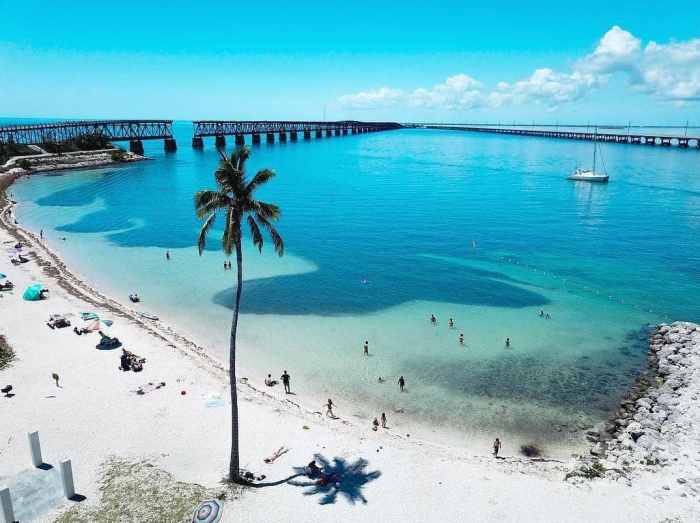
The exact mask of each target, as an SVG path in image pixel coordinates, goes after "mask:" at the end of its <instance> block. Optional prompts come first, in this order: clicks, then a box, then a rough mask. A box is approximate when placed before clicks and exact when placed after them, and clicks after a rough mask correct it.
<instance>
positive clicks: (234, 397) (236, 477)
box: [228, 239, 243, 482]
mask: <svg viewBox="0 0 700 523" xmlns="http://www.w3.org/2000/svg"><path fill="white" fill-rule="evenodd" d="M236 268H237V269H238V281H237V285H236V303H235V305H234V308H233V320H232V322H231V340H230V345H229V358H228V364H229V377H230V387H231V461H230V463H229V472H228V473H229V479H230V480H231V481H234V482H239V481H240V465H239V449H238V392H237V390H236V331H237V330H238V312H239V309H240V306H241V292H242V291H243V251H242V250H241V241H240V239H239V240H238V241H236Z"/></svg>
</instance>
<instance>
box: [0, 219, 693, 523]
mask: <svg viewBox="0 0 700 523" xmlns="http://www.w3.org/2000/svg"><path fill="white" fill-rule="evenodd" d="M3 212H4V211H3ZM3 219H6V216H5V215H4V214H3ZM18 234H21V235H22V238H23V241H25V242H27V243H29V247H25V248H24V252H25V253H27V252H28V253H30V254H29V257H30V258H31V261H30V262H29V263H25V264H23V265H18V266H13V265H11V264H10V263H9V257H8V256H7V254H5V251H6V250H7V248H8V247H11V246H12V245H13V244H14V243H15V242H16V241H17V238H16V237H15V236H13V235H11V234H10V232H8V230H6V229H2V230H0V245H2V246H3V253H2V261H0V272H4V273H6V274H7V276H8V279H9V280H10V281H12V282H13V283H14V284H15V290H14V291H13V292H4V293H2V297H1V298H0V335H4V336H5V337H6V339H7V341H8V342H9V343H10V344H11V346H12V347H13V349H14V351H15V352H16V360H15V361H14V362H13V363H12V365H11V366H10V367H8V368H6V369H4V370H2V371H0V387H1V386H5V385H7V384H11V385H12V386H13V391H12V392H13V393H14V394H15V395H14V396H13V397H11V398H6V397H2V396H0V486H2V484H3V479H6V478H11V477H12V476H13V475H15V474H17V473H20V472H21V471H22V470H24V469H28V468H30V467H31V462H30V456H29V450H28V445H27V436H26V434H27V433H28V432H31V431H35V430H38V431H39V433H40V435H41V441H42V449H43V453H44V459H45V461H46V462H48V463H51V464H54V465H55V464H57V463H58V461H59V460H60V459H63V458H66V457H68V458H70V459H71V460H72V463H73V471H74V474H75V483H76V490H77V492H78V493H80V494H82V495H84V496H86V498H87V499H86V500H85V501H83V502H81V503H80V505H82V507H81V508H80V510H85V507H91V506H96V505H98V504H99V503H100V490H99V487H100V477H101V473H102V471H103V468H104V464H105V462H106V461H107V460H109V459H110V458H117V459H120V460H125V461H127V462H130V463H138V462H143V461H146V462H148V463H150V464H152V465H153V466H154V467H156V468H158V469H161V470H163V471H166V472H168V473H170V474H172V475H173V477H174V479H175V480H177V481H179V482H184V483H192V484H199V485H202V486H204V487H207V488H211V489H214V490H216V489H220V490H221V489H223V487H222V485H221V479H222V478H223V477H224V476H225V475H226V472H227V467H228V455H229V442H230V426H229V415H230V412H229V395H228V382H227V380H228V376H227V373H226V370H225V368H223V366H222V365H221V364H219V363H218V362H217V361H215V360H213V359H211V358H210V357H209V356H207V353H206V350H202V349H199V348H197V347H196V346H195V345H194V344H192V343H190V342H188V340H186V339H185V338H183V337H182V336H179V335H178V334H177V333H176V332H174V331H173V330H172V329H170V328H168V326H165V325H162V324H161V323H160V322H152V321H149V320H145V319H142V318H138V317H137V316H135V315H134V314H133V313H131V312H130V311H129V308H128V307H126V306H120V305H119V304H117V303H115V302H113V301H112V300H110V299H108V298H106V297H104V296H102V295H101V294H99V293H98V292H97V291H94V290H91V289H89V288H87V287H86V286H84V285H82V284H81V283H80V282H79V281H77V280H76V279H74V278H73V277H72V276H71V275H70V274H69V273H68V272H67V270H66V268H65V267H63V266H62V265H61V262H60V260H58V259H57V258H56V257H55V256H54V255H52V254H51V253H50V252H48V251H47V250H46V249H45V248H44V247H43V246H42V245H41V244H40V243H39V242H37V241H36V239H32V238H30V237H29V236H28V235H27V233H22V232H19V233H18ZM37 282H40V283H43V284H44V285H46V286H47V287H48V288H49V289H50V292H49V297H48V299H46V300H43V301H38V302H28V301H24V300H23V299H22V292H23V290H24V289H25V288H26V287H27V286H29V285H30V284H32V283H37ZM88 311H90V312H95V313H97V314H98V315H99V316H100V317H101V318H103V319H109V320H113V322H114V324H113V325H112V326H111V327H109V328H106V329H105V332H106V333H108V334H109V335H111V336H117V337H118V338H119V339H120V340H121V341H122V342H123V345H124V347H125V348H127V349H128V350H130V351H132V352H134V353H136V354H138V355H139V356H141V357H143V358H146V363H145V366H144V369H143V371H142V372H139V373H135V372H123V371H121V370H119V355H120V353H121V350H120V349H118V350H112V351H101V350H96V349H95V345H96V343H97V342H98V341H99V335H98V334H96V333H92V334H86V335H82V336H77V335H76V334H75V333H74V332H73V331H72V327H71V328H65V329H56V330H52V329H50V328H48V327H47V326H46V324H45V322H46V321H47V319H48V317H49V315H50V314H55V313H61V314H64V315H68V317H69V319H70V320H71V322H72V324H73V325H77V326H81V325H82V324H83V322H82V320H81V319H80V316H79V314H80V313H81V312H88ZM693 328H694V327H693ZM686 332H687V333H689V334H686ZM678 336H680V337H684V336H685V337H687V338H688V340H689V341H688V340H686V341H683V340H681V341H682V342H683V343H685V345H684V346H683V347H682V349H686V350H685V352H684V353H682V354H677V353H676V352H673V354H670V353H669V355H670V356H673V358H672V359H673V361H675V363H674V365H675V364H677V365H678V368H679V369H680V368H681V367H682V372H683V374H682V376H683V378H682V379H681V378H678V380H679V381H678V383H677V385H678V386H677V387H676V388H675V389H672V390H669V391H666V392H665V393H666V394H668V395H669V396H668V397H667V398H666V399H667V400H668V399H669V398H670V399H671V400H672V401H667V402H666V405H667V407H666V413H665V415H664V416H662V418H663V419H659V420H658V423H657V426H655V427H651V426H650V425H648V424H647V425H645V424H644V423H640V425H642V426H646V427H647V430H652V429H653V430H655V431H656V432H657V433H658V435H657V436H656V437H655V441H654V444H652V445H649V446H648V448H646V449H645V453H643V455H644V456H648V454H649V453H651V454H654V453H658V455H659V457H660V459H659V460H658V462H657V463H654V464H648V465H642V464H639V463H635V460H634V459H632V458H630V459H628V458H629V456H633V452H632V450H634V447H635V441H632V440H631V439H630V437H629V435H627V436H625V437H626V438H627V439H625V438H622V439H621V440H620V445H618V446H617V447H615V450H614V452H613V455H612V456H611V458H610V460H609V461H608V460H607V459H606V458H601V460H600V461H601V463H602V465H603V466H606V467H608V468H616V469H617V470H618V471H619V473H611V474H608V475H606V477H604V478H599V479H592V480H588V479H576V480H574V481H565V476H566V474H567V473H568V472H570V471H572V470H574V469H576V468H577V467H579V466H580V465H581V463H582V461H581V460H580V459H578V458H576V457H571V458H570V459H569V460H567V461H566V462H562V461H555V460H547V459H546V457H545V459H541V460H537V459H528V458H525V457H522V456H520V453H519V449H517V448H512V447H511V446H510V445H509V442H508V441H507V440H506V441H504V442H503V448H502V451H501V456H502V458H503V459H496V458H494V457H492V456H491V455H490V449H489V448H481V447H474V446H470V445H469V442H465V446H464V447H461V448H452V447H446V446H440V445H437V444H434V443H431V442H428V441H414V440H413V439H412V438H411V437H407V436H406V434H403V433H402V434H399V433H396V432H394V431H393V430H392V428H391V426H392V418H391V413H389V419H388V426H389V428H388V429H379V430H378V431H376V432H374V431H372V430H371V427H370V421H371V420H357V419H352V418H346V417H343V413H342V410H341V411H339V413H338V414H339V416H340V417H339V418H338V419H329V418H326V417H325V416H323V415H319V414H317V413H314V411H318V410H320V407H319V406H316V405H311V406H307V405H303V404H295V403H293V402H292V401H293V399H294V397H291V399H292V401H289V399H290V396H286V397H285V394H284V392H283V390H282V388H281V385H278V386H276V387H273V388H269V389H268V388H266V387H264V385H263V384H262V383H259V384H258V383H251V384H244V383H241V384H240V385H239V404H240V423H241V436H240V441H241V465H242V467H244V468H245V469H247V470H250V471H252V472H253V473H255V474H264V475H265V476H266V478H265V480H263V481H261V482H260V483H261V485H259V486H256V487H247V488H245V489H243V491H242V492H241V493H240V495H237V496H235V497H231V498H230V499H227V500H226V501H225V502H224V514H223V519H222V521H230V522H233V521H237V522H240V521H251V522H276V521H280V522H281V521H300V520H303V521H308V522H314V521H346V522H353V521H371V520H374V519H377V520H382V521H410V522H413V521H416V522H417V521H444V522H446V521H617V522H621V521H623V522H624V521H630V522H632V521H634V522H640V521H654V522H658V521H688V522H690V521H698V520H700V505H699V504H698V499H697V492H698V491H699V490H700V467H699V464H700V439H699V438H698V437H697V436H698V431H699V430H700V407H699V406H698V403H697V401H695V400H696V399H697V395H698V392H699V391H700V332H698V331H693V330H690V329H686V330H684V331H683V333H681V334H679V335H678ZM678 336H677V337H678ZM676 341H677V340H676ZM674 342H675V341H674ZM659 343H661V342H659ZM678 350H681V349H678ZM669 351H670V349H669ZM667 352H668V351H667ZM671 352H672V351H671ZM681 352H682V350H681ZM676 356H677V357H676ZM678 372H680V371H678ZM52 373H57V374H58V375H59V377H60V381H59V384H60V387H57V386H56V384H55V383H54V381H53V379H52ZM675 373H676V370H675V368H671V369H670V370H669V375H670V376H671V377H674V376H676V374H675ZM149 382H151V383H154V384H158V383H161V382H164V383H165V386H163V387H161V388H158V389H155V390H151V391H150V392H148V393H146V394H144V395H138V394H136V393H135V392H134V391H136V390H137V389H138V388H139V387H140V386H143V385H146V384H148V383H149ZM295 385H296V384H295V383H294V382H292V388H293V389H294V387H295ZM300 386H302V385H300ZM263 389H265V390H263ZM652 410H653V409H652ZM654 412H656V411H654ZM679 427H682V429H681V428H679ZM633 429H634V427H633ZM630 441H632V443H631V444H630V443H629V442H630ZM670 441H673V442H676V444H674V445H670V444H667V443H668V442H670ZM282 446H284V447H286V448H288V449H289V451H288V452H286V453H284V454H283V455H281V456H280V457H279V458H278V459H276V460H275V461H274V463H272V464H267V463H265V462H264V461H263V460H264V458H265V457H268V456H270V455H271V454H273V452H274V451H275V450H276V449H278V448H280V447H282ZM628 447H629V448H628ZM630 449H632V450H630ZM628 451H629V456H628V454H625V452H628ZM580 453H581V455H582V456H583V457H584V458H585V459H587V460H590V459H591V455H590V453H589V449H588V448H585V447H584V448H581V451H580ZM315 454H321V455H322V456H324V457H325V458H326V459H328V460H329V461H331V462H332V461H333V460H334V459H338V460H339V461H338V467H347V468H346V469H345V470H346V472H345V473H344V474H343V475H342V477H341V479H340V480H339V481H338V483H337V484H336V485H334V486H330V487H329V488H327V489H322V491H321V492H315V490H314V486H313V484H312V483H310V482H309V480H308V479H306V478H304V477H296V478H294V479H293V480H291V481H289V482H285V481H284V480H285V479H287V478H289V477H290V476H293V475H295V474H296V472H295V470H294V467H303V466H304V465H305V464H307V463H308V462H309V461H311V459H312V458H313V456H314V455H315ZM358 460H366V461H367V464H366V466H365V465H364V463H363V462H362V461H359V462H358ZM266 483H270V485H268V486H265V484H266ZM305 485H307V486H305ZM129 502H130V503H133V504H135V505H137V504H139V503H141V502H142V500H140V499H139V497H136V498H135V499H133V500H129ZM75 505H76V503H75V502H72V501H66V502H65V503H64V504H62V505H60V506H59V507H57V508H55V509H54V510H52V511H51V512H49V513H47V514H45V515H44V516H42V518H41V519H40V520H41V521H55V520H56V519H57V518H58V517H59V516H60V515H61V514H62V513H63V512H65V511H66V510H71V509H72V510H75ZM192 509H194V506H193V507H192ZM155 517H156V516H154V518H155ZM157 520H158V519H153V521H157ZM119 521H135V519H133V516H129V515H128V514H126V513H125V514H123V516H122V519H119Z"/></svg>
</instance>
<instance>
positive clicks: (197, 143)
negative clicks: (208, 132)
mask: <svg viewBox="0 0 700 523" xmlns="http://www.w3.org/2000/svg"><path fill="white" fill-rule="evenodd" d="M192 147H194V148H195V149H204V140H202V137H201V136H194V137H193V138H192Z"/></svg>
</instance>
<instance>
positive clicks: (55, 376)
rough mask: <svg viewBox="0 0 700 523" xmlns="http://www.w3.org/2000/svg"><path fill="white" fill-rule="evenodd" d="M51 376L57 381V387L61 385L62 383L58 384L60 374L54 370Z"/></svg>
mask: <svg viewBox="0 0 700 523" xmlns="http://www.w3.org/2000/svg"><path fill="white" fill-rule="evenodd" d="M51 377H52V378H53V380H54V381H55V382H56V386H57V387H60V385H59V384H58V374H56V373H55V372H54V373H53V374H51Z"/></svg>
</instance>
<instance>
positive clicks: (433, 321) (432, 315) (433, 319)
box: [430, 314, 437, 325]
mask: <svg viewBox="0 0 700 523" xmlns="http://www.w3.org/2000/svg"><path fill="white" fill-rule="evenodd" d="M430 323H432V324H433V325H437V318H436V317H435V314H431V315H430Z"/></svg>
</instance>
